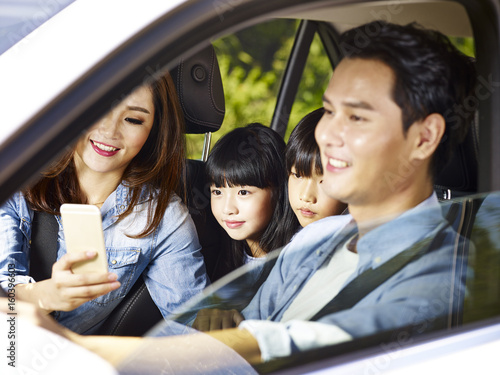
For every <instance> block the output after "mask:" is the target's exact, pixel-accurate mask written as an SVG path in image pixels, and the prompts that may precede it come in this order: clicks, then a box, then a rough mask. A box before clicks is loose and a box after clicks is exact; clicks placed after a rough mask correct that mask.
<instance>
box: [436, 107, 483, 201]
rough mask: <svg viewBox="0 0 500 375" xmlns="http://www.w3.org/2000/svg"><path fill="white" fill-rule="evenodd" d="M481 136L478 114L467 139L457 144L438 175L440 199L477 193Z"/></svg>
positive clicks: (437, 183) (437, 189)
mask: <svg viewBox="0 0 500 375" xmlns="http://www.w3.org/2000/svg"><path fill="white" fill-rule="evenodd" d="M478 140H479V137H478V121H477V115H476V116H475V117H474V121H473V123H472V126H471V127H470V129H469V132H468V133H467V136H466V137H465V140H464V141H463V142H462V143H461V144H459V145H458V146H457V149H456V151H455V152H454V154H453V158H452V159H451V161H450V162H449V163H448V164H447V165H446V166H445V167H444V169H443V171H442V172H441V173H440V174H439V176H437V178H436V181H435V186H434V188H435V190H436V192H437V194H438V198H440V199H450V198H456V197H459V196H463V195H469V194H474V193H477V184H478V169H479V142H478Z"/></svg>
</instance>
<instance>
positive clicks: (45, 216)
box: [29, 211, 59, 281]
mask: <svg viewBox="0 0 500 375" xmlns="http://www.w3.org/2000/svg"><path fill="white" fill-rule="evenodd" d="M58 232H59V224H58V223H57V220H56V217H55V216H54V215H52V214H49V213H47V212H42V211H35V212H34V215H33V222H32V226H31V248H30V271H29V274H30V276H31V277H33V279H35V281H42V280H46V279H50V277H51V276H52V265H53V264H54V263H55V262H56V260H57V234H58Z"/></svg>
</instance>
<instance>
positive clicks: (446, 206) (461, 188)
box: [434, 116, 482, 328]
mask: <svg viewBox="0 0 500 375" xmlns="http://www.w3.org/2000/svg"><path fill="white" fill-rule="evenodd" d="M478 150H479V142H478V121H477V116H475V117H474V119H473V121H472V124H471V127H470V129H469V132H468V133H467V135H466V137H465V139H464V141H463V142H462V143H461V144H459V145H458V146H457V148H456V150H455V151H454V153H453V157H452V159H451V161H450V162H449V163H448V164H447V165H446V166H445V167H444V169H443V171H442V172H441V173H440V174H439V176H437V177H436V180H435V186H434V188H435V191H436V193H437V195H438V199H439V200H440V201H441V203H442V206H441V207H442V210H443V215H444V216H445V217H446V218H447V220H448V221H449V222H450V225H451V226H452V227H453V229H455V231H456V232H457V233H458V234H459V235H460V236H463V237H465V238H467V239H470V238H471V233H472V229H473V226H474V222H475V218H476V213H477V211H478V210H479V207H480V206H481V203H482V199H480V198H474V197H465V196H471V195H473V194H475V193H477V187H478V169H479V151H478ZM462 197H464V198H462ZM470 248H471V247H470V242H469V241H458V240H457V241H456V242H455V259H456V261H455V264H454V265H453V267H454V275H455V276H456V277H455V279H454V280H453V282H454V290H453V301H452V303H453V305H454V306H453V309H452V313H451V314H450V315H449V316H448V321H447V326H448V328H451V327H455V326H458V325H461V324H462V319H463V301H464V299H465V295H464V294H465V290H464V289H463V288H462V287H461V285H460V282H459V280H460V278H466V277H467V270H468V260H469V250H470Z"/></svg>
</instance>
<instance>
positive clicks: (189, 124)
mask: <svg viewBox="0 0 500 375" xmlns="http://www.w3.org/2000/svg"><path fill="white" fill-rule="evenodd" d="M170 74H171V75H172V79H173V80H174V82H175V87H176V88H177V93H178V95H179V100H180V103H181V107H182V110H183V112H184V117H185V121H186V133H188V134H200V133H208V132H214V131H216V130H218V129H219V128H220V127H221V125H222V120H224V114H225V103H224V89H223V87H222V79H221V75H220V70H219V64H218V63H217V56H216V55H215V50H214V48H213V46H212V45H211V44H210V45H209V46H208V47H206V48H204V49H203V50H201V51H199V52H198V53H196V54H195V55H194V56H192V57H190V58H187V59H181V61H180V63H179V64H178V65H177V67H176V68H175V69H173V70H172V71H171V72H170Z"/></svg>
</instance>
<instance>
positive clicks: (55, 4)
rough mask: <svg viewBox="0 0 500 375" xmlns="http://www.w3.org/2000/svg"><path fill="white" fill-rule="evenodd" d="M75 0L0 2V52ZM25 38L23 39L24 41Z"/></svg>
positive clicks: (17, 0)
mask: <svg viewBox="0 0 500 375" xmlns="http://www.w3.org/2000/svg"><path fill="white" fill-rule="evenodd" d="M73 1H75V0H58V1H46V2H43V1H37V0H3V1H2V2H0V54H2V53H3V52H5V51H6V50H7V49H9V48H10V47H12V46H13V45H14V44H16V43H17V42H19V41H20V40H22V39H23V38H25V37H26V36H27V35H28V34H30V33H31V32H33V31H34V30H35V29H36V28H37V27H38V26H40V25H41V24H42V23H44V22H45V21H47V20H48V19H49V18H51V17H52V16H54V15H55V14H57V13H58V12H60V11H61V10H63V9H64V8H65V7H66V6H68V5H69V4H71V3H72V2H73ZM26 41H27V39H24V42H26Z"/></svg>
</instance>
